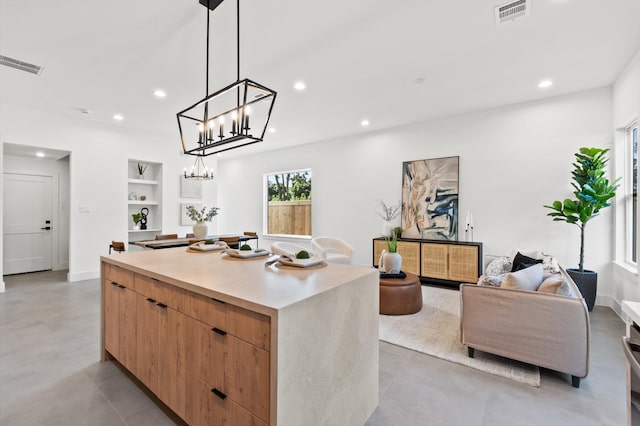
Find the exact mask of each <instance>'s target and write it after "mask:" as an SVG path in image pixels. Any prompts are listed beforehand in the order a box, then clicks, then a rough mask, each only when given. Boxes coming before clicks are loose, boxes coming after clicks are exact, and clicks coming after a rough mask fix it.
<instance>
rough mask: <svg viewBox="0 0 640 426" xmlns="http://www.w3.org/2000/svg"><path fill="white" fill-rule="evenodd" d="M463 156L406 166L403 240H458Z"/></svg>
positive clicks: (424, 161)
mask: <svg viewBox="0 0 640 426" xmlns="http://www.w3.org/2000/svg"><path fill="white" fill-rule="evenodd" d="M459 158H460V157H444V158H434V159H429V160H417V161H405V162H404V163H402V237H403V238H420V239H430V240H450V241H456V240H457V239H458V173H459Z"/></svg>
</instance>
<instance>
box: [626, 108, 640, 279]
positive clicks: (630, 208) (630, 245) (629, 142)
mask: <svg viewBox="0 0 640 426" xmlns="http://www.w3.org/2000/svg"><path fill="white" fill-rule="evenodd" d="M638 123H639V121H638V119H637V118H636V119H634V120H633V121H631V122H630V123H629V124H628V125H627V126H625V127H624V129H623V130H624V152H625V161H624V214H625V219H624V224H625V226H624V262H625V263H626V264H628V265H630V266H632V267H634V268H635V269H636V270H637V267H638V258H637V255H638V218H637V215H638V211H639V209H638V199H637V185H638V158H637V155H638V132H639V129H638ZM634 134H635V158H634ZM634 160H635V163H634ZM634 166H635V170H634ZM634 171H635V174H634ZM634 178H635V182H634ZM634 183H635V185H634ZM634 189H635V191H634ZM634 257H635V259H634Z"/></svg>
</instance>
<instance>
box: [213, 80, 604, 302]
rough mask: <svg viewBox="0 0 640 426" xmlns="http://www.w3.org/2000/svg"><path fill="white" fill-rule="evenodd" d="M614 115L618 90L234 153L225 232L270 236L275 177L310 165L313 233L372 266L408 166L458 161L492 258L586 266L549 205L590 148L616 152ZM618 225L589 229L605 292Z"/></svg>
mask: <svg viewBox="0 0 640 426" xmlns="http://www.w3.org/2000/svg"><path fill="white" fill-rule="evenodd" d="M611 111H612V95H611V89H610V88H603V89H597V90H591V91H587V92H581V93H578V94H573V95H569V96H562V97H555V98H550V99H547V100H542V101H537V102H530V103H524V104H518V105H513V106H508V107H503V108H498V109H493V110H488V111H482V112H477V113H472V114H466V115H461V116H456V117H449V118H445V119H439V120H433V121H428V122H424V123H419V124H415V125H412V126H405V127H400V128H395V129H388V130H384V131H380V132H374V133H368V134H360V135H354V136H351V137H346V138H343V139H337V140H329V141H324V142H319V143H314V144H309V145H303V146H298V147H294V148H291V149H285V150H279V151H272V152H265V153H260V154H258V155H252V156H244V157H240V158H235V159H224V158H223V159H221V160H219V180H218V205H219V206H220V207H221V208H222V209H223V211H225V213H227V214H225V215H224V217H222V216H221V217H220V221H219V226H220V229H221V230H224V232H232V231H242V230H249V229H253V230H256V229H257V230H260V231H262V208H263V207H262V176H263V174H264V173H267V172H276V171H280V170H291V169H301V168H307V167H310V168H311V169H312V172H313V183H312V185H313V196H312V198H313V213H312V221H313V224H312V226H313V235H314V236H320V235H333V236H337V237H340V238H343V239H344V240H346V241H348V242H350V243H351V244H352V245H354V246H355V250H356V258H355V261H356V262H357V263H360V264H371V260H372V259H371V257H372V242H371V239H372V238H374V237H377V236H379V235H380V232H381V230H382V220H381V219H380V218H379V217H378V216H376V214H375V213H376V200H377V199H382V200H384V201H386V202H397V201H399V200H400V198H401V172H402V162H403V161H409V160H418V159H425V158H436V157H446V156H456V155H457V156H460V204H459V208H460V212H461V216H462V219H461V220H462V221H464V217H465V215H466V212H467V210H470V211H471V212H472V214H473V219H474V224H475V240H476V241H481V242H483V243H484V252H485V254H509V253H510V252H511V250H512V249H513V248H514V247H521V248H526V249H538V248H540V249H543V250H544V251H545V252H548V253H552V254H554V255H555V256H557V257H558V259H559V261H560V262H561V264H563V265H564V266H566V267H575V266H577V263H578V255H579V229H578V228H577V227H575V226H570V225H568V224H566V223H555V222H553V221H552V220H551V218H549V217H547V216H546V214H547V210H546V209H544V208H543V207H542V206H543V205H544V204H549V203H551V202H552V201H553V200H556V199H563V198H565V197H568V196H570V195H571V186H570V179H571V175H570V172H571V169H572V166H571V164H572V162H573V160H574V153H575V152H577V150H578V148H580V147H583V146H599V147H604V148H611V147H612V132H611V128H612V118H611V116H612V112H611ZM274 113H275V114H277V111H275V112H274ZM264 143H269V142H268V141H267V142H264ZM240 195H241V196H240ZM610 210H611V209H610ZM612 221H613V217H612V213H611V212H610V211H605V212H604V213H603V214H602V215H601V216H600V217H598V218H597V219H595V220H594V221H593V222H592V223H591V224H590V225H589V229H588V231H587V236H586V244H587V245H586V265H587V266H588V267H589V268H590V269H595V270H597V271H598V272H600V274H601V275H600V279H599V294H603V295H612V294H613V293H614V286H613V283H612V282H611V269H610V260H611V258H612V241H611V232H610V230H611V224H612ZM462 228H464V226H462ZM462 232H463V231H462ZM460 239H461V240H463V239H464V235H460ZM268 243H269V242H268V241H267V242H265V243H264V244H265V245H267V244H268Z"/></svg>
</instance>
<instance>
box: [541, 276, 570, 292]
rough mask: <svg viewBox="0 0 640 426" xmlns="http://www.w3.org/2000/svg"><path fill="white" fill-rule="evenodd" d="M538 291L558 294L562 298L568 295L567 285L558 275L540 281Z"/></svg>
mask: <svg viewBox="0 0 640 426" xmlns="http://www.w3.org/2000/svg"><path fill="white" fill-rule="evenodd" d="M538 291H539V292H542V293H552V294H560V295H562V296H568V295H569V284H567V281H565V279H564V278H563V277H562V275H560V274H554V275H552V276H550V277H549V278H547V279H545V280H544V281H542V284H540V287H538Z"/></svg>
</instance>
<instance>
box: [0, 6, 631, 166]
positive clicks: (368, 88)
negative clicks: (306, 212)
mask: <svg viewBox="0 0 640 426" xmlns="http://www.w3.org/2000/svg"><path fill="white" fill-rule="evenodd" d="M531 2H532V5H531V13H530V14H529V15H528V16H526V17H524V18H521V19H519V20H516V21H514V22H511V23H508V24H505V25H501V26H496V24H495V21H494V7H495V6H497V5H500V4H503V3H504V1H501V0H457V1H445V0H439V1H425V0H397V1H395V2H388V1H381V0H348V1H346V0H325V1H309V0H270V1H266V0H242V1H241V19H242V27H241V31H242V35H241V37H242V40H241V47H242V52H241V53H242V58H241V60H242V66H241V76H240V77H241V78H245V77H248V78H251V79H252V80H255V81H257V82H259V83H261V84H264V85H265V86H267V87H269V88H272V89H274V90H276V91H277V92H278V98H277V100H276V104H275V108H274V112H273V115H272V122H271V124H272V125H273V127H275V128H276V129H277V132H276V133H273V134H267V136H266V138H265V142H264V143H262V144H257V145H253V146H251V147H246V148H242V149H241V150H237V151H238V154H241V153H249V152H256V151H260V150H264V149H273V148H279V147H284V146H288V145H293V144H302V143H309V142H314V141H321V140H324V139H329V138H335V137H340V136H345V135H351V134H355V133H361V132H365V131H372V130H378V129H383V128H388V127H394V126H399V125H403V124H407V123H412V122H417V121H421V120H425V119H429V118H435V117H442V116H448V115H453V114H459V113H463V112H468V111H474V110H480V109H486V108H491V107H496V106H501V105H507V104H512V103H518V102H523V101H529V100H534V99H540V98H544V97H548V96H556V95H560V94H565V93H570V92H576V91H580V90H585V89H590V88H596V87H602V86H608V85H611V84H612V83H613V82H614V81H615V79H616V77H617V76H618V75H619V73H620V72H621V71H622V69H623V68H624V66H625V65H626V64H627V63H628V62H629V61H630V60H631V58H632V57H633V55H634V54H635V53H636V52H637V51H638V50H639V49H640V25H638V23H637V19H638V16H640V1H638V0H607V1H602V0H531ZM211 18H212V28H213V29H212V39H211V41H212V44H213V47H212V50H211V58H212V59H211V66H212V70H211V84H210V88H211V89H218V88H221V87H223V86H226V85H227V84H229V83H231V82H233V81H235V74H236V70H235V1H233V0H226V1H225V2H224V3H222V5H221V6H219V7H218V9H216V11H214V12H213V13H212V15H211ZM205 31H206V9H205V8H204V7H202V6H200V5H199V3H198V0H163V1H157V0H155V1H152V0H135V1H131V0H109V1H104V0H100V1H98V0H56V1H50V0H47V1H45V0H36V1H25V0H0V54H2V55H5V56H10V57H13V58H16V59H19V60H23V61H26V62H30V63H33V64H37V65H42V66H44V68H45V69H44V71H43V73H42V74H41V75H40V76H34V75H31V74H27V73H24V72H20V71H16V70H14V69H11V68H7V67H4V66H0V100H1V101H2V102H6V103H9V104H17V105H22V106H27V107H30V108H34V109H37V110H44V111H50V112H53V113H56V114H62V115H67V116H74V117H77V118H79V119H82V120H87V121H93V122H101V123H106V124H108V125H113V126H119V127H126V128H131V129H138V130H142V131H146V132H149V133H153V134H156V135H163V136H166V137H167V138H169V139H170V140H172V141H175V144H176V151H178V150H179V134H178V129H177V124H176V118H175V114H176V112H178V111H180V110H182V109H184V108H186V107H187V106H189V105H191V104H193V103H194V102H195V101H197V100H199V99H201V98H202V97H203V96H204V95H205V93H204V92H205V86H204V79H205V34H206V32H205ZM419 78H423V79H424V82H423V83H422V84H417V83H415V80H416V79H419ZM544 78H549V79H552V80H553V82H554V84H553V86H551V87H550V88H548V89H545V90H541V89H539V88H538V87H537V84H538V82H539V81H540V80H542V79H544ZM297 80H304V81H305V82H306V83H307V90H306V91H304V92H296V91H295V90H294V89H293V87H292V86H293V83H294V82H295V81H297ZM156 88H163V89H164V90H165V91H166V92H167V94H168V96H167V98H165V99H161V100H159V99H156V98H155V97H154V96H153V91H154V89H156ZM211 91H213V90H211ZM83 108H84V109H88V110H90V111H91V114H90V115H84V114H81V113H80V112H79V109H83ZM116 112H119V113H122V114H123V115H124V116H125V120H123V121H122V122H115V121H114V120H113V119H112V116H113V114H114V113H116ZM363 118H367V119H369V120H370V122H371V125H370V126H369V127H368V128H366V129H364V128H362V127H361V126H360V121H361V120H362V119H363ZM162 143H167V142H166V141H164V142H162ZM240 151H242V152H240ZM231 153H233V151H231Z"/></svg>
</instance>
